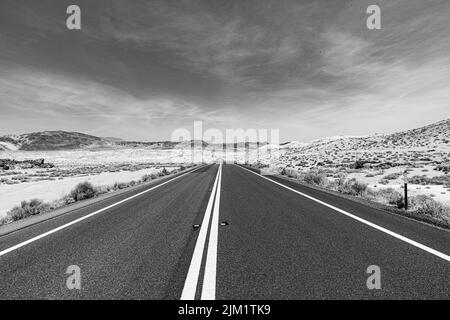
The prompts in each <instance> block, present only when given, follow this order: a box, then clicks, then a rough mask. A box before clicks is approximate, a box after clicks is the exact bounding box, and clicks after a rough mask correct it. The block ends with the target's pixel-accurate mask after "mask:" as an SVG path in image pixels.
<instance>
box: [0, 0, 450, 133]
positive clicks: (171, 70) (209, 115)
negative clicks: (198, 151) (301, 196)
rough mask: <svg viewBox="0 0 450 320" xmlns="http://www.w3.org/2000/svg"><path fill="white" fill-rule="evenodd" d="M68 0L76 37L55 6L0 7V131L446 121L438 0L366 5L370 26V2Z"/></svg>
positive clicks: (301, 129)
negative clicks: (77, 16)
mask: <svg viewBox="0 0 450 320" xmlns="http://www.w3.org/2000/svg"><path fill="white" fill-rule="evenodd" d="M79 4H80V6H81V7H82V12H83V14H84V16H83V29H82V31H81V32H79V33H76V32H74V33H71V32H69V31H67V30H66V29H65V27H64V19H62V20H61V12H62V13H63V17H64V13H65V4H64V3H63V2H56V1H51V0H49V1H42V3H40V4H39V5H37V4H30V2H27V1H20V0H17V1H8V0H5V1H4V2H3V1H2V3H1V4H0V30H2V34H1V37H0V45H1V47H2V50H1V51H0V68H1V69H0V97H1V101H0V108H1V112H2V115H4V116H3V117H2V118H1V120H0V128H1V129H0V130H1V131H2V132H0V133H9V132H10V131H14V132H18V131H28V130H29V128H36V130H38V129H46V128H56V127H58V126H59V128H71V129H72V130H79V131H86V132H91V133H94V132H95V133H99V134H102V135H117V136H121V137H128V138H132V137H134V138H149V139H150V138H164V137H166V138H167V137H169V136H170V131H171V130H173V129H175V128H178V127H180V126H185V127H190V126H192V122H193V121H194V120H201V119H203V120H204V121H205V122H207V123H206V125H207V126H208V125H209V126H214V127H217V128H219V129H222V128H227V127H243V128H246V127H247V128H248V127H265V128H274V127H276V128H279V129H281V136H282V139H284V140H290V139H301V140H309V139H313V138H316V137H319V136H326V135H335V134H344V133H348V134H366V133H371V132H375V131H377V132H380V131H384V132H385V131H394V130H399V129H405V128H410V127H414V126H419V125H422V124H424V123H426V122H432V121H437V120H441V119H443V118H448V117H450V108H449V105H448V101H450V99H449V98H450V57H449V55H448V52H450V34H449V33H448V30H449V28H450V21H449V20H448V17H447V12H449V11H450V2H448V1H447V0H429V1H420V0H389V1H387V0H382V1H378V4H379V5H380V6H381V8H382V30H377V31H370V30H368V29H367V28H366V26H365V19H366V17H367V16H366V13H365V12H366V8H367V6H368V5H369V4H372V3H371V1H369V0H363V1H358V2H352V1H336V2H330V1H326V0H315V1H289V0H286V1H265V2H264V3H262V2H260V1H251V0H249V1H245V2H244V1H233V0H231V1H228V0H227V1H219V0H208V1H200V0H199V1H190V0H186V1H156V0H155V1H133V2H124V1H101V0H99V1H96V2H95V3H93V2H92V1H85V0H80V3H79ZM22 7H26V8H24V9H23V10H21V8H22ZM25 88H26V90H25ZM400 119H401V120H400ZM99 124H101V125H99ZM119 128H120V129H119ZM122 128H123V129H122Z"/></svg>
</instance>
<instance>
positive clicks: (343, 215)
mask: <svg viewBox="0 0 450 320" xmlns="http://www.w3.org/2000/svg"><path fill="white" fill-rule="evenodd" d="M193 225H198V228H193ZM30 239H35V240H33V241H31V242H29V243H28V242H26V241H29V240H30ZM24 243H25V244H24ZM21 244H24V245H21ZM11 248H12V250H11ZM2 253H3V254H2ZM449 254H450V232H448V231H446V230H442V229H439V228H435V227H432V226H428V225H425V224H423V223H420V222H416V221H412V220H410V219H407V218H404V217H400V216H396V215H392V214H389V213H386V212H383V211H380V210H376V209H373V208H370V207H367V206H365V205H362V204H359V203H355V202H353V201H351V200H347V199H343V198H341V197H338V196H334V195H330V194H328V193H325V192H321V191H317V190H314V189H311V188H308V187H304V186H301V185H298V184H295V183H292V182H289V181H285V180H282V179H278V178H275V177H269V178H266V177H263V176H260V175H258V174H255V173H253V172H251V171H248V170H247V169H245V168H242V167H239V166H236V165H230V164H226V165H221V166H219V165H210V166H206V167H202V168H200V169H197V170H196V171H193V172H190V173H186V174H185V175H183V176H180V177H178V178H176V179H174V180H168V181H166V182H164V183H163V184H161V185H160V186H158V187H156V188H154V187H152V189H149V188H147V189H144V190H137V191H133V192H131V193H130V194H125V195H121V196H117V198H114V197H113V198H111V199H110V200H108V201H107V202H101V203H97V204H95V205H92V206H88V207H86V208H83V209H79V210H76V211H75V212H73V213H70V214H67V215H64V216H61V217H59V218H55V219H52V220H49V221H46V222H42V223H39V224H37V225H34V226H31V227H28V228H25V229H23V230H19V231H17V232H15V233H12V234H9V235H6V236H3V237H0V277H1V278H0V279H1V281H0V292H1V298H2V299H10V298H53V299H89V298H97V299H98V298H100V299H180V298H182V299H193V298H197V299H199V298H202V299H337V298H341V299H355V298H363V299H372V298H395V299H403V298H405V299H409V298H413V299H414V298H417V299H423V298H444V299H445V298H447V299H448V298H449V297H450V286H449V280H450V262H449V258H448V257H449V256H448V255H449ZM70 265H76V266H79V267H80V270H81V286H82V288H81V290H69V289H68V288H67V287H66V279H67V278H68V276H69V275H68V274H66V269H67V267H68V266H70ZM369 266H377V267H379V268H380V270H381V278H380V280H381V289H379V290H377V289H374V290H369V289H368V288H367V278H368V277H369V276H370V274H367V272H366V271H367V268H368V267H369Z"/></svg>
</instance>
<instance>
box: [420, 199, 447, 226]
mask: <svg viewBox="0 0 450 320" xmlns="http://www.w3.org/2000/svg"><path fill="white" fill-rule="evenodd" d="M411 208H412V209H413V210H414V211H416V212H417V213H418V214H423V215H428V216H432V217H435V218H438V219H441V220H445V221H450V208H449V207H448V206H444V205H443V204H442V203H440V202H437V201H436V200H434V199H433V198H431V197H429V196H426V195H418V196H415V197H413V198H412V199H411Z"/></svg>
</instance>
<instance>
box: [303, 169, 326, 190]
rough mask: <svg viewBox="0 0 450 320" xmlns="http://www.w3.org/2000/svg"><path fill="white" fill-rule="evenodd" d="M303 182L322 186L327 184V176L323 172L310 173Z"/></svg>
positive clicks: (304, 177)
mask: <svg viewBox="0 0 450 320" xmlns="http://www.w3.org/2000/svg"><path fill="white" fill-rule="evenodd" d="M303 181H305V182H306V183H309V184H314V185H318V186H322V185H324V184H325V182H326V175H325V174H323V173H321V172H316V171H308V172H307V173H306V174H305V175H304V176H303Z"/></svg>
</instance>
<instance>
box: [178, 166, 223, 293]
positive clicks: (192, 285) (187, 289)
mask: <svg viewBox="0 0 450 320" xmlns="http://www.w3.org/2000/svg"><path fill="white" fill-rule="evenodd" d="M219 174H220V170H217V174H216V179H215V181H214V186H213V189H212V191H211V195H210V197H209V201H208V205H207V206H206V210H205V214H204V216H203V221H202V225H201V227H200V233H199V234H198V238H197V242H196V244H195V249H194V253H193V254H192V259H191V264H190V266H189V271H188V274H187V276H186V281H185V282H184V287H183V292H182V293H181V298H180V300H194V299H195V293H196V291H197V283H198V278H199V275H200V267H201V264H202V258H203V251H204V248H205V242H206V235H207V233H208V228H209V220H210V217H211V209H212V205H213V202H214V197H215V194H216V189H217V184H218V181H219Z"/></svg>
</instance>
